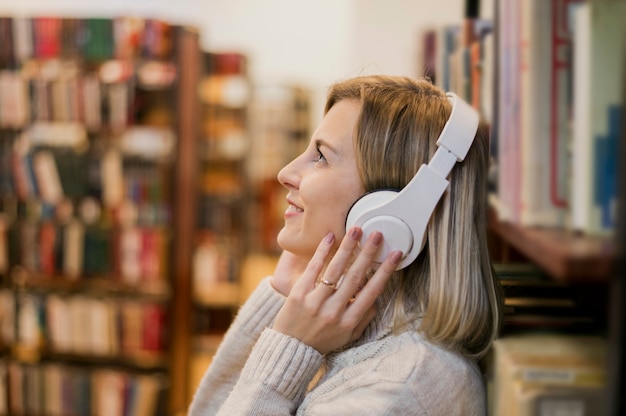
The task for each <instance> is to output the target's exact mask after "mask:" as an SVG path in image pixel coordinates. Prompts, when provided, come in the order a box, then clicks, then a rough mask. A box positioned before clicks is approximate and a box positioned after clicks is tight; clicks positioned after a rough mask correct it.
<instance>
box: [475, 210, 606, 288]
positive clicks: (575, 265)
mask: <svg viewBox="0 0 626 416" xmlns="http://www.w3.org/2000/svg"><path fill="white" fill-rule="evenodd" d="M488 227H489V229H490V230H491V231H493V232H494V233H495V234H496V235H498V236H499V237H500V238H501V239H502V240H504V241H505V242H506V243H508V244H510V245H511V246H513V247H514V248H515V249H517V250H518V251H519V252H520V253H521V254H523V255H524V256H526V257H527V258H528V260H529V261H531V262H533V263H535V264H536V265H537V266H539V267H541V268H543V269H544V270H545V271H546V272H547V273H548V274H549V275H550V276H552V277H553V278H554V279H556V280H560V281H567V282H606V281H608V280H609V279H610V278H611V277H612V276H613V274H614V265H615V257H616V255H615V243H614V240H613V238H612V237H610V236H588V235H583V234H579V233H575V232H573V231H568V230H564V229H556V228H555V229H549V228H535V227H524V226H519V225H516V224H512V223H509V222H505V221H501V220H499V218H498V214H497V212H496V211H495V210H493V209H491V210H489V213H488Z"/></svg>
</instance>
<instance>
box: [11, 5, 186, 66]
mask: <svg viewBox="0 0 626 416" xmlns="http://www.w3.org/2000/svg"><path fill="white" fill-rule="evenodd" d="M174 31H175V28H174V27H173V26H172V25H170V24H169V23H167V22H165V21H162V20H159V19H145V18H138V17H132V16H122V17H116V18H105V17H90V18H69V17H55V16H34V17H14V16H3V17H0V44H1V45H2V49H1V50H0V68H15V67H18V66H19V65H20V64H22V63H23V62H25V61H27V60H29V59H32V58H35V59H50V58H68V59H76V58H80V59H81V60H85V61H102V60H106V59H112V58H116V59H125V60H129V59H135V58H138V57H148V58H156V59H171V58H172V54H173V52H174V48H173V45H174V42H173V35H174Z"/></svg>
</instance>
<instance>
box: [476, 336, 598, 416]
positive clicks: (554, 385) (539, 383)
mask: <svg viewBox="0 0 626 416" xmlns="http://www.w3.org/2000/svg"><path fill="white" fill-rule="evenodd" d="M607 348H608V346H607V341H606V339H603V338H601V337H596V336H583V335H563V334H558V333H532V334H528V333H527V334H521V335H520V334H518V335H511V336H506V337H502V338H500V339H498V340H496V341H495V343H494V347H493V350H492V355H491V357H490V359H491V360H492V362H491V364H490V365H491V367H490V371H489V379H488V386H489V388H488V397H489V405H490V409H489V414H490V415H494V416H535V415H580V416H595V415H604V414H608V413H607V412H608V407H607V400H606V398H607V391H606V389H607V385H608V383H607V378H608V374H607V373H608V371H607V370H608V365H609V363H608V351H607Z"/></svg>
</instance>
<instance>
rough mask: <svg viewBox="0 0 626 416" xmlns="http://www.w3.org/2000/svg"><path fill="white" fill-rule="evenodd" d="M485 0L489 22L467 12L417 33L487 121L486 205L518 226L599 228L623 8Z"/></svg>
mask: <svg viewBox="0 0 626 416" xmlns="http://www.w3.org/2000/svg"><path fill="white" fill-rule="evenodd" d="M494 4H495V8H496V10H495V12H494V21H489V20H487V21H485V20H482V19H477V18H468V19H466V20H465V21H464V22H463V24H460V25H450V26H445V27H442V28H436V29H433V30H430V31H428V32H427V33H426V34H425V35H424V38H423V44H424V51H425V56H424V64H425V66H426V69H427V71H426V73H427V74H431V76H433V77H434V79H435V82H436V83H437V84H438V85H440V86H442V87H443V88H444V89H446V90H453V91H456V92H458V93H459V94H461V95H463V96H464V97H465V98H466V99H467V100H468V101H470V102H471V103H472V104H473V105H474V106H475V107H476V108H477V109H479V110H480V112H481V114H482V116H483V118H484V119H485V120H486V121H487V122H489V123H490V125H491V134H492V155H491V156H492V165H493V166H492V167H493V170H492V175H491V184H490V185H491V187H492V198H491V203H492V204H493V205H495V206H496V208H497V209H498V213H499V216H500V218H501V219H502V220H506V221H511V222H514V223H517V224H520V225H525V226H541V227H559V228H568V229H572V230H576V231H582V232H585V233H588V234H600V235H605V234H609V233H611V232H612V230H613V229H614V226H615V212H614V211H615V204H616V176H617V164H616V155H617V154H618V148H617V143H618V137H619V134H620V132H621V117H620V115H621V114H622V111H623V110H622V109H623V97H621V94H622V90H623V88H621V85H622V83H623V68H624V63H623V62H622V59H621V58H622V50H623V44H624V37H625V36H624V34H623V33H624V29H623V25H622V20H623V16H624V8H625V7H626V6H625V5H624V3H623V2H620V1H617V0H587V1H582V0H580V1H579V0H573V1H569V0H553V1H544V0H529V1H518V0H502V1H497V2H494Z"/></svg>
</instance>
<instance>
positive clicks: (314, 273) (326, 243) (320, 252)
mask: <svg viewBox="0 0 626 416" xmlns="http://www.w3.org/2000/svg"><path fill="white" fill-rule="evenodd" d="M334 242H335V236H334V234H333V233H328V234H326V236H325V237H324V238H323V239H322V241H321V242H320V243H319V245H318V246H317V249H316V250H315V253H314V254H313V257H311V260H310V261H309V264H308V265H307V266H306V269H305V270H304V273H302V277H301V278H300V279H299V280H298V281H297V282H296V284H295V285H294V287H293V289H292V292H293V291H295V293H299V294H306V293H309V292H310V291H311V290H313V289H314V288H315V284H316V282H317V278H318V276H319V275H320V273H321V272H322V270H323V269H324V264H325V263H326V258H327V257H328V255H329V254H330V251H331V249H332V246H333V243H334Z"/></svg>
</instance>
